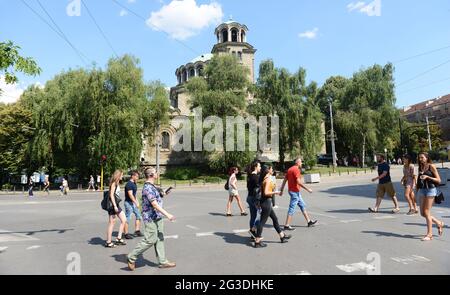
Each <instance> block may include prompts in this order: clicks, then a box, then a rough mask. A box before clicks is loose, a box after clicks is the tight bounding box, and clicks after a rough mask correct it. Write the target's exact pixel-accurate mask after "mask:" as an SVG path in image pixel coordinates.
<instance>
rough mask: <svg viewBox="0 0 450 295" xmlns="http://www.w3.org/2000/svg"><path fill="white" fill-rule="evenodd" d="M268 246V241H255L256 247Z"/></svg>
mask: <svg viewBox="0 0 450 295" xmlns="http://www.w3.org/2000/svg"><path fill="white" fill-rule="evenodd" d="M265 247H267V244H266V243H263V241H260V242H258V243H256V242H255V248H265Z"/></svg>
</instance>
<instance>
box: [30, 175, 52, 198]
mask: <svg viewBox="0 0 450 295" xmlns="http://www.w3.org/2000/svg"><path fill="white" fill-rule="evenodd" d="M34 184H35V183H34V180H33V177H30V178H28V197H30V198H33V197H34V192H33V189H34ZM43 184H44V187H43V189H42V191H43V192H44V193H47V195H50V180H49V178H48V176H47V175H46V176H45V178H44V182H43Z"/></svg>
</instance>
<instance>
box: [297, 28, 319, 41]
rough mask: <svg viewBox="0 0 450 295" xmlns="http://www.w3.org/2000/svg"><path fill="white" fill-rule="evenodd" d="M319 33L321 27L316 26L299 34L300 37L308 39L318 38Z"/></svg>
mask: <svg viewBox="0 0 450 295" xmlns="http://www.w3.org/2000/svg"><path fill="white" fill-rule="evenodd" d="M317 33H319V28H314V29H312V30H311V31H306V32H303V33H300V34H298V36H299V37H300V38H306V39H316V38H317Z"/></svg>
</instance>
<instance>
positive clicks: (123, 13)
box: [119, 9, 128, 16]
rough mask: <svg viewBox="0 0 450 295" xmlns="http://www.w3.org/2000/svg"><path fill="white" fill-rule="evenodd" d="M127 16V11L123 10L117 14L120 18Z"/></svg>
mask: <svg viewBox="0 0 450 295" xmlns="http://www.w3.org/2000/svg"><path fill="white" fill-rule="evenodd" d="M127 14H128V11H126V10H125V9H122V10H121V11H120V12H119V15H120V16H125V15H127Z"/></svg>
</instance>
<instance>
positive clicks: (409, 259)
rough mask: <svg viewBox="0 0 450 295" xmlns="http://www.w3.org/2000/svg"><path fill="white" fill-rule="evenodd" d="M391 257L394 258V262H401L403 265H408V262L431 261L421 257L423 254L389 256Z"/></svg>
mask: <svg viewBox="0 0 450 295" xmlns="http://www.w3.org/2000/svg"><path fill="white" fill-rule="evenodd" d="M391 259H392V260H394V261H395V262H398V263H402V264H405V265H408V264H410V263H417V262H430V261H431V260H430V259H428V258H426V257H423V256H419V255H411V256H402V257H391Z"/></svg>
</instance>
